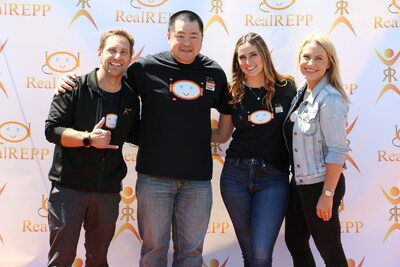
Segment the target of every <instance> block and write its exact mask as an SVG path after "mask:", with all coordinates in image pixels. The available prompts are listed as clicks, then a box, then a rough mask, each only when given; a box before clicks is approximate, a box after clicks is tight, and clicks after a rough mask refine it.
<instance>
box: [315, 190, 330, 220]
mask: <svg viewBox="0 0 400 267" xmlns="http://www.w3.org/2000/svg"><path fill="white" fill-rule="evenodd" d="M332 206H333V197H328V196H325V195H324V194H321V196H320V197H319V200H318V203H317V216H318V217H319V218H321V219H322V220H324V221H329V220H330V219H331V218H332Z"/></svg>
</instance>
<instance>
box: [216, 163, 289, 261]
mask: <svg viewBox="0 0 400 267" xmlns="http://www.w3.org/2000/svg"><path fill="white" fill-rule="evenodd" d="M221 194H222V198H223V200H224V203H225V206H226V208H227V210H228V213H229V216H230V217H231V220H232V223H233V226H234V228H235V232H236V236H237V239H238V241H239V245H240V248H241V250H242V255H243V259H244V266H246V267H255V266H257V267H258V266H268V267H269V266H272V252H273V249H274V245H275V242H276V239H277V237H278V234H279V230H280V228H281V225H282V221H283V218H284V216H285V213H286V208H287V205H288V201H289V177H288V173H285V172H283V171H281V170H278V169H276V168H274V167H273V166H271V165H270V164H268V163H267V162H265V161H263V160H255V159H239V158H226V160H225V164H224V167H223V169H222V174H221Z"/></svg>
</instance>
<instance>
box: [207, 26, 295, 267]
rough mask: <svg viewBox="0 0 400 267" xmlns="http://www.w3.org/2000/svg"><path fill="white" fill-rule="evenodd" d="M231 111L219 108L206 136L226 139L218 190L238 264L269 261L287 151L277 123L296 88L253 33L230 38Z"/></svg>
mask: <svg viewBox="0 0 400 267" xmlns="http://www.w3.org/2000/svg"><path fill="white" fill-rule="evenodd" d="M232 76H233V77H232V82H231V83H230V95H231V97H232V105H233V108H232V112H231V114H230V115H224V114H221V116H220V120H219V127H218V129H214V130H213V135H212V142H217V143H223V142H226V141H227V140H228V139H229V137H230V136H231V134H232V131H233V128H235V131H234V132H233V135H232V141H231V143H230V145H229V148H228V149H227V151H226V158H225V163H224V167H223V170H222V174H221V194H222V198H223V200H224V203H225V206H226V208H227V210H228V213H229V216H230V218H231V220H232V223H233V226H234V228H235V233H236V236H237V239H238V241H239V245H240V248H241V250H242V255H243V261H244V266H246V267H253V266H254V267H255V266H265V267H270V266H272V253H273V248H274V245H275V241H276V239H277V237H278V233H279V230H280V227H281V225H282V221H283V218H284V215H285V213H286V208H287V203H288V200H289V154H288V151H287V149H286V145H285V141H284V138H283V135H282V127H283V123H284V120H285V117H286V114H287V113H288V111H289V108H290V103H291V101H292V99H293V97H294V96H295V94H296V89H295V84H294V81H293V78H292V77H291V76H288V75H282V74H280V73H278V72H277V71H276V70H275V68H274V65H273V63H272V59H271V56H270V52H269V50H268V47H267V45H266V44H265V42H264V40H263V39H262V37H261V36H260V35H259V34H256V33H248V34H245V35H243V36H242V37H241V38H239V40H238V41H237V43H236V46H235V50H234V55H233V62H232Z"/></svg>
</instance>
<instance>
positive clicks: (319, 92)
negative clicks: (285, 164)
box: [284, 33, 349, 267]
mask: <svg viewBox="0 0 400 267" xmlns="http://www.w3.org/2000/svg"><path fill="white" fill-rule="evenodd" d="M298 63H299V67H300V71H301V73H302V74H303V76H304V78H305V81H304V83H303V84H302V85H301V86H300V87H299V89H298V91H297V95H296V97H295V98H294V99H293V101H292V106H291V109H290V111H289V115H288V117H287V120H286V121H285V125H284V133H285V140H286V144H287V145H288V148H289V152H290V153H291V161H292V167H293V168H292V171H293V177H292V180H291V183H290V200H289V207H288V211H287V215H286V220H285V226H286V228H285V240H286V244H287V246H288V249H289V251H290V253H291V255H292V258H293V262H294V266H295V267H313V266H316V265H315V261H314V258H313V255H312V253H311V250H310V246H309V239H310V236H311V237H312V238H313V240H314V243H315V245H316V247H317V249H318V251H319V252H320V254H321V256H322V258H323V260H324V262H325V265H326V266H330V267H333V266H334V267H347V260H346V257H345V254H344V251H343V247H342V243H341V239H340V220H339V212H338V209H339V205H340V203H341V201H342V198H343V196H344V193H345V180H344V176H343V173H342V172H343V167H344V163H345V159H346V155H347V153H348V150H349V149H348V146H347V142H346V124H347V114H348V110H349V99H348V98H347V96H346V93H345V91H344V90H343V87H342V82H341V79H340V73H339V66H338V58H337V55H336V50H335V47H334V45H333V42H332V40H331V39H330V38H329V37H328V36H327V35H324V34H320V33H313V34H310V35H308V36H307V38H306V39H305V40H304V41H303V42H302V43H301V45H300V49H299V52H298Z"/></svg>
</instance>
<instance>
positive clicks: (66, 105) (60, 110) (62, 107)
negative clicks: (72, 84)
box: [45, 88, 78, 145]
mask: <svg viewBox="0 0 400 267" xmlns="http://www.w3.org/2000/svg"><path fill="white" fill-rule="evenodd" d="M77 90H78V89H77ZM77 90H75V88H74V90H72V91H67V92H66V93H65V94H59V95H56V96H54V98H53V101H52V102H51V105H50V111H49V115H48V117H47V120H46V122H45V135H46V139H47V141H49V142H51V143H54V144H58V145H61V135H62V134H63V132H64V131H65V130H66V129H67V128H71V127H72V125H73V118H74V113H75V107H74V99H75V95H76V94H77Z"/></svg>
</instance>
